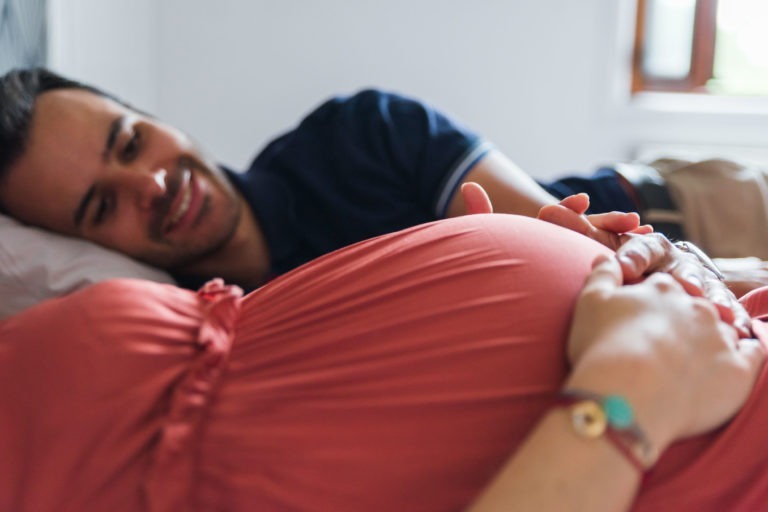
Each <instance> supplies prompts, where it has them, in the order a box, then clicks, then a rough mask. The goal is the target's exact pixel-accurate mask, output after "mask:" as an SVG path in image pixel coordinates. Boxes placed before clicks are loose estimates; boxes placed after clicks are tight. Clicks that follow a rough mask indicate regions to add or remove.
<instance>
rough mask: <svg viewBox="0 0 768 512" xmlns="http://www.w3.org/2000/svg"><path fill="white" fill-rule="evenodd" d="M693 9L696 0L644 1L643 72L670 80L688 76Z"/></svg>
mask: <svg viewBox="0 0 768 512" xmlns="http://www.w3.org/2000/svg"><path fill="white" fill-rule="evenodd" d="M724 1H727V0H724ZM695 13H696V0H648V1H647V3H646V11H645V20H646V21H645V34H644V39H645V42H646V44H645V48H644V50H645V51H644V53H643V62H642V67H643V73H644V74H645V76H647V77H650V78H661V79H673V80H679V79H682V78H685V77H687V76H688V74H689V73H690V70H691V50H692V47H693V23H694V16H695Z"/></svg>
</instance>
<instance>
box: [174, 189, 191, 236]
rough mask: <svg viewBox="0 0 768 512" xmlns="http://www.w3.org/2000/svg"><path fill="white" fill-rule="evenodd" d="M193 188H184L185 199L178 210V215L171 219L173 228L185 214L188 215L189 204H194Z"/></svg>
mask: <svg viewBox="0 0 768 512" xmlns="http://www.w3.org/2000/svg"><path fill="white" fill-rule="evenodd" d="M191 188H192V187H189V186H187V187H184V197H183V198H182V200H181V204H180V205H179V209H178V210H176V213H175V214H174V215H173V217H171V221H170V226H171V227H173V226H175V225H176V223H177V222H179V221H180V220H181V218H182V217H183V216H184V214H185V213H187V209H188V208H189V203H190V202H192V190H191Z"/></svg>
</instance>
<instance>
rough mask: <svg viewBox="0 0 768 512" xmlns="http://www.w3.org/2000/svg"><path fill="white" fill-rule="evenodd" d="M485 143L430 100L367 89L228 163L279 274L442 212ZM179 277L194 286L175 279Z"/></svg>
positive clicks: (338, 100) (274, 272) (483, 151)
mask: <svg viewBox="0 0 768 512" xmlns="http://www.w3.org/2000/svg"><path fill="white" fill-rule="evenodd" d="M489 150H490V144H488V143H487V142H485V141H483V140H482V139H481V138H480V137H479V136H478V135H477V134H475V133H473V132H472V131H470V130H468V129H467V128H465V127H464V126H462V125H460V124H459V123H457V122H456V121H453V120H451V119H449V118H448V117H447V116H445V115H444V114H441V113H440V112H438V111H436V110H434V109H433V108H432V107H430V106H429V105H427V104H425V103H423V102H420V101H417V100H414V99H410V98H406V97H403V96H400V95H397V94H392V93H386V92H382V91H377V90H365V91H362V92H359V93H357V94H355V95H352V96H346V97H336V98H333V99H331V100H329V101H327V102H326V103H324V104H322V105H321V106H320V107H319V108H317V109H316V110H314V111H313V112H312V113H310V114H309V115H308V116H307V117H306V118H305V119H304V120H303V121H301V123H300V124H299V126H298V127H297V128H295V129H293V130H291V131H289V132H288V133H286V134H284V135H282V136H280V137H278V138H277V139H275V140H274V141H272V142H271V143H269V145H267V147H266V148H265V149H264V150H263V151H262V152H261V153H260V154H259V155H257V157H256V158H255V159H254V161H253V163H252V164H251V166H250V168H249V169H248V170H247V171H246V172H244V173H236V172H232V171H229V170H227V174H228V176H229V177H230V179H231V180H232V182H233V184H234V185H235V186H236V187H237V189H238V190H239V191H240V192H241V193H242V195H243V196H244V197H245V200H246V201H247V202H248V204H249V205H250V207H251V208H252V210H253V212H254V214H255V215H256V217H257V219H258V221H259V224H260V226H261V227H262V229H263V230H264V234H265V236H266V240H267V244H268V246H269V249H270V257H271V273H272V275H273V276H274V275H279V274H282V273H284V272H287V271H289V270H291V269H293V268H295V267H297V266H299V265H301V264H303V263H306V262H308V261H309V260H311V259H314V258H316V257H318V256H321V255H323V254H326V253H328V252H331V251H333V250H335V249H338V248H340V247H344V246H346V245H350V244H352V243H355V242H359V241H361V240H364V239H367V238H371V237H374V236H377V235H381V234H384V233H390V232H393V231H397V230H400V229H403V228H406V227H409V226H414V225H416V224H421V223H424V222H429V221H433V220H437V219H440V218H443V217H444V216H445V213H446V210H447V207H448V203H449V202H450V199H451V198H452V196H453V194H454V193H455V192H456V189H457V187H458V185H459V184H460V183H461V181H462V179H463V178H464V176H465V175H466V173H467V172H468V171H469V170H470V169H471V168H472V166H473V165H474V164H475V163H476V162H477V161H478V160H479V159H480V158H481V157H482V156H483V155H485V154H486V153H487V152H488V151H489ZM180 282H182V283H183V284H185V285H189V286H192V287H194V286H196V285H197V284H198V283H191V282H189V280H185V279H180Z"/></svg>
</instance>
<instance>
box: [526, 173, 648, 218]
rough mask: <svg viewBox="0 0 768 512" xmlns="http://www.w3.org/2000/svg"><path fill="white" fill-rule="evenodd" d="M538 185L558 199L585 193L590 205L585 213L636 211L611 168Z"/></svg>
mask: <svg viewBox="0 0 768 512" xmlns="http://www.w3.org/2000/svg"><path fill="white" fill-rule="evenodd" d="M539 184H540V185H541V186H542V187H544V189H545V190H546V191H547V192H549V193H550V194H552V195H553V196H555V197H557V198H558V199H563V198H564V197H566V196H570V195H573V194H578V193H580V192H586V193H587V194H589V203H590V204H589V210H587V213H605V212H611V211H620V212H636V211H638V209H637V205H636V204H635V202H634V201H633V200H632V198H631V197H630V196H629V194H627V192H626V190H624V187H622V186H621V183H620V181H619V176H618V174H617V173H616V171H614V170H613V169H612V168H611V167H601V168H599V169H598V170H597V171H595V173H594V174H592V175H591V176H586V177H582V176H568V177H565V178H561V179H558V180H556V181H552V182H549V183H546V182H540V183H539Z"/></svg>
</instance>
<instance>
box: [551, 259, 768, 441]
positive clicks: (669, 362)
mask: <svg viewBox="0 0 768 512" xmlns="http://www.w3.org/2000/svg"><path fill="white" fill-rule="evenodd" d="M568 350H569V357H570V359H571V361H572V363H573V366H574V367H573V372H572V374H571V377H570V378H569V381H568V383H567V385H566V387H574V388H583V389H587V390H590V391H593V392H596V393H603V394H620V395H622V396H624V397H625V398H627V399H628V400H629V402H630V403H631V404H632V405H633V407H634V408H635V410H636V414H637V422H638V424H640V425H641V426H642V427H643V428H644V429H645V430H646V433H647V434H648V437H649V438H650V439H651V441H652V442H653V443H654V445H655V446H656V448H657V449H659V450H662V449H664V448H665V447H666V446H667V445H668V444H669V443H671V442H672V441H674V440H675V439H679V438H681V437H685V436H689V435H693V434H696V433H700V432H704V431H707V430H710V429H713V428H715V427H717V426H719V425H721V424H723V423H724V422H726V421H727V420H728V419H730V418H731V417H732V416H733V415H734V414H735V413H736V412H737V411H738V410H739V408H740V407H741V406H742V404H743V403H744V402H745V400H746V399H747V396H748V395H749V392H750V390H751V389H752V385H753V383H754V381H755V378H756V376H757V374H758V371H759V369H760V367H761V365H762V363H763V361H764V359H765V349H764V348H763V346H762V345H761V344H760V342H758V341H757V340H753V339H744V338H739V335H738V333H737V331H736V329H735V328H733V327H732V326H731V325H729V324H727V323H725V322H723V321H722V320H721V319H720V315H719V313H718V311H717V309H716V308H715V307H714V305H713V304H712V303H711V302H710V301H708V300H706V299H704V298H701V297H694V296H691V295H690V294H689V293H688V292H686V290H684V288H683V286H682V285H681V284H680V283H678V282H677V281H675V280H674V279H673V278H672V277H671V276H670V275H668V274H665V273H656V274H653V275H651V276H649V277H648V278H647V279H645V280H644V281H643V282H641V283H638V284H634V285H623V275H622V269H621V267H620V266H619V264H618V262H617V261H616V260H615V259H612V258H604V259H601V260H600V261H599V262H598V263H597V264H596V265H595V268H594V270H593V272H592V274H591V275H590V276H589V278H588V280H587V283H586V285H585V287H584V290H583V292H582V294H581V296H580V298H579V300H578V303H577V305H576V310H575V313H574V321H573V324H572V328H571V332H570V336H569V340H568Z"/></svg>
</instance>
